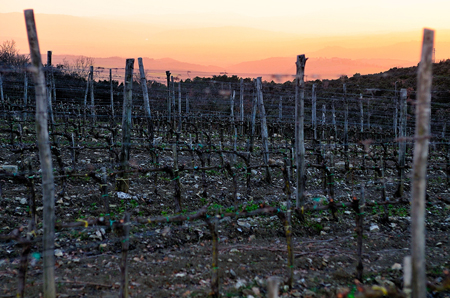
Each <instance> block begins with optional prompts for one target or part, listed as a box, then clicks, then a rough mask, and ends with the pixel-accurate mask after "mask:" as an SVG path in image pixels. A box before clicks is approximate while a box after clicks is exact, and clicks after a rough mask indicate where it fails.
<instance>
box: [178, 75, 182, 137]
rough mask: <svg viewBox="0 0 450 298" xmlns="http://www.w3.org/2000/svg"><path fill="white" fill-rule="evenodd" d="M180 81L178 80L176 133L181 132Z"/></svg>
mask: <svg viewBox="0 0 450 298" xmlns="http://www.w3.org/2000/svg"><path fill="white" fill-rule="evenodd" d="M181 125H182V121H181V82H178V133H181Z"/></svg>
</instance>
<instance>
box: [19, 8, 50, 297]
mask: <svg viewBox="0 0 450 298" xmlns="http://www.w3.org/2000/svg"><path fill="white" fill-rule="evenodd" d="M24 14H25V23H26V28H27V34H28V44H29V46H30V56H31V63H32V66H31V67H30V70H31V72H32V73H33V75H34V82H35V92H36V134H37V143H38V148H39V159H40V161H41V170H42V200H43V204H44V210H43V213H44V215H43V229H44V236H43V268H44V274H43V275H44V289H43V292H44V297H45V298H53V297H56V289H55V257H54V248H55V183H54V177H53V165H52V156H51V152H50V145H49V136H48V127H47V125H48V124H47V120H48V114H47V104H48V103H47V94H46V93H47V92H46V88H45V87H46V86H45V76H44V72H43V70H42V62H41V52H40V50H39V41H38V36H37V31H36V23H35V20H34V12H33V10H32V9H28V10H24Z"/></svg>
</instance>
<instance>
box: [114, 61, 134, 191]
mask: <svg viewBox="0 0 450 298" xmlns="http://www.w3.org/2000/svg"><path fill="white" fill-rule="evenodd" d="M133 69H134V59H127V61H126V66H125V84H124V85H125V88H124V92H123V114H122V152H121V154H120V162H121V167H122V170H123V171H127V170H128V168H129V164H128V162H129V160H130V148H131V128H132V126H131V108H132V106H133ZM116 180H117V183H116V188H117V190H118V191H123V192H128V189H129V187H130V185H129V178H128V174H127V173H123V174H122V175H121V177H120V178H117V179H116Z"/></svg>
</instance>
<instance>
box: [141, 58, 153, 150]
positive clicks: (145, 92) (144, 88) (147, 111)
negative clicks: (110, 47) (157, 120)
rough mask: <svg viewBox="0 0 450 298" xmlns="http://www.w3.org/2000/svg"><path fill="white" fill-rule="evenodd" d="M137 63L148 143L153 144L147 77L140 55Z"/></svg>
mask: <svg viewBox="0 0 450 298" xmlns="http://www.w3.org/2000/svg"><path fill="white" fill-rule="evenodd" d="M138 64H139V73H140V75H141V87H142V96H143V98H144V108H145V115H146V116H147V129H148V135H149V142H150V144H153V119H152V112H151V109H150V101H149V99H148V88H147V79H146V78H145V70H144V63H143V62H142V58H140V57H139V58H138Z"/></svg>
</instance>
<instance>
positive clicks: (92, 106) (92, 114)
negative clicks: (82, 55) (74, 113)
mask: <svg viewBox="0 0 450 298" xmlns="http://www.w3.org/2000/svg"><path fill="white" fill-rule="evenodd" d="M89 76H90V77H91V80H90V86H89V88H90V89H91V116H92V119H91V121H92V123H95V101H94V66H92V65H91V66H90V67H89Z"/></svg>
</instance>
